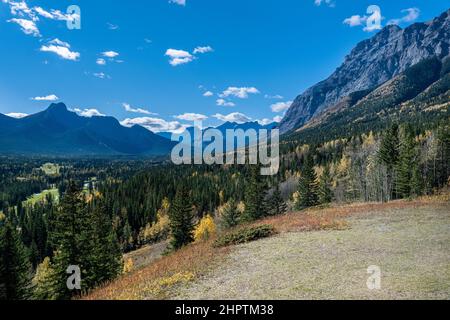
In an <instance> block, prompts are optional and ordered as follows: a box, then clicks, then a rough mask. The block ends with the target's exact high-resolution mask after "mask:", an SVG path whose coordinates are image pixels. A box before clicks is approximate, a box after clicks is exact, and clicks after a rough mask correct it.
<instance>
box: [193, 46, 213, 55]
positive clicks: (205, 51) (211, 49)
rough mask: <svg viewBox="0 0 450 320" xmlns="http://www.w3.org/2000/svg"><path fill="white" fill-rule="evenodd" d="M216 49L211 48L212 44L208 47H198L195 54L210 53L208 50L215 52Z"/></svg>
mask: <svg viewBox="0 0 450 320" xmlns="http://www.w3.org/2000/svg"><path fill="white" fill-rule="evenodd" d="M213 51H214V49H213V48H211V47H210V46H206V47H197V48H195V49H194V54H197V53H208V52H213Z"/></svg>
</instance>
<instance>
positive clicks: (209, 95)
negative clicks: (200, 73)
mask: <svg viewBox="0 0 450 320" xmlns="http://www.w3.org/2000/svg"><path fill="white" fill-rule="evenodd" d="M213 95H214V93H212V92H211V91H206V92H205V93H204V94H203V96H204V97H212V96H213Z"/></svg>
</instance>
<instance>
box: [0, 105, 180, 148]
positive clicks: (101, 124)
mask: <svg viewBox="0 0 450 320" xmlns="http://www.w3.org/2000/svg"><path fill="white" fill-rule="evenodd" d="M172 146H173V144H172V143H171V142H170V141H168V140H167V139H164V138H162V137H160V136H158V135H156V134H154V133H152V132H151V131H149V130H147V129H145V128H143V127H141V126H137V125H136V126H133V127H131V128H127V127H124V126H122V125H121V124H120V123H119V121H117V119H115V118H113V117H91V118H87V117H81V116H79V115H77V114H76V113H74V112H70V111H69V110H68V109H67V107H66V105H65V104H63V103H57V104H51V105H50V106H49V107H48V109H47V110H44V111H42V112H39V113H36V114H33V115H30V116H27V117H25V118H21V119H15V118H11V117H8V116H5V115H3V114H0V153H3V154H5V153H11V154H27V155H28V154H39V155H165V154H168V153H169V152H170V150H171V148H172Z"/></svg>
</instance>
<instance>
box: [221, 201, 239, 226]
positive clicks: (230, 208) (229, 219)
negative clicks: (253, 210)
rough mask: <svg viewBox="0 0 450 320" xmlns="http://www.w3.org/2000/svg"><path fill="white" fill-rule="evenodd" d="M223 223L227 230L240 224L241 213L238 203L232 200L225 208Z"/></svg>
mask: <svg viewBox="0 0 450 320" xmlns="http://www.w3.org/2000/svg"><path fill="white" fill-rule="evenodd" d="M222 223H223V226H224V227H225V228H226V229H229V228H233V227H235V226H237V225H238V224H239V212H238V209H237V205H236V201H235V200H234V199H230V200H229V201H228V202H227V203H226V204H225V206H224V208H223V213H222Z"/></svg>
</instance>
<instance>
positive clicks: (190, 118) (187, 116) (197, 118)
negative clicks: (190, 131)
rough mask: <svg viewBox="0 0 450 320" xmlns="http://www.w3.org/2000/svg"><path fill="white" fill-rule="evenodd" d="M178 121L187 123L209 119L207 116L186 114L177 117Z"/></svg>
mask: <svg viewBox="0 0 450 320" xmlns="http://www.w3.org/2000/svg"><path fill="white" fill-rule="evenodd" d="M175 118H176V119H179V120H185V121H204V120H206V119H208V117H207V116H205V115H203V114H198V113H184V114H180V115H178V116H175Z"/></svg>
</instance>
